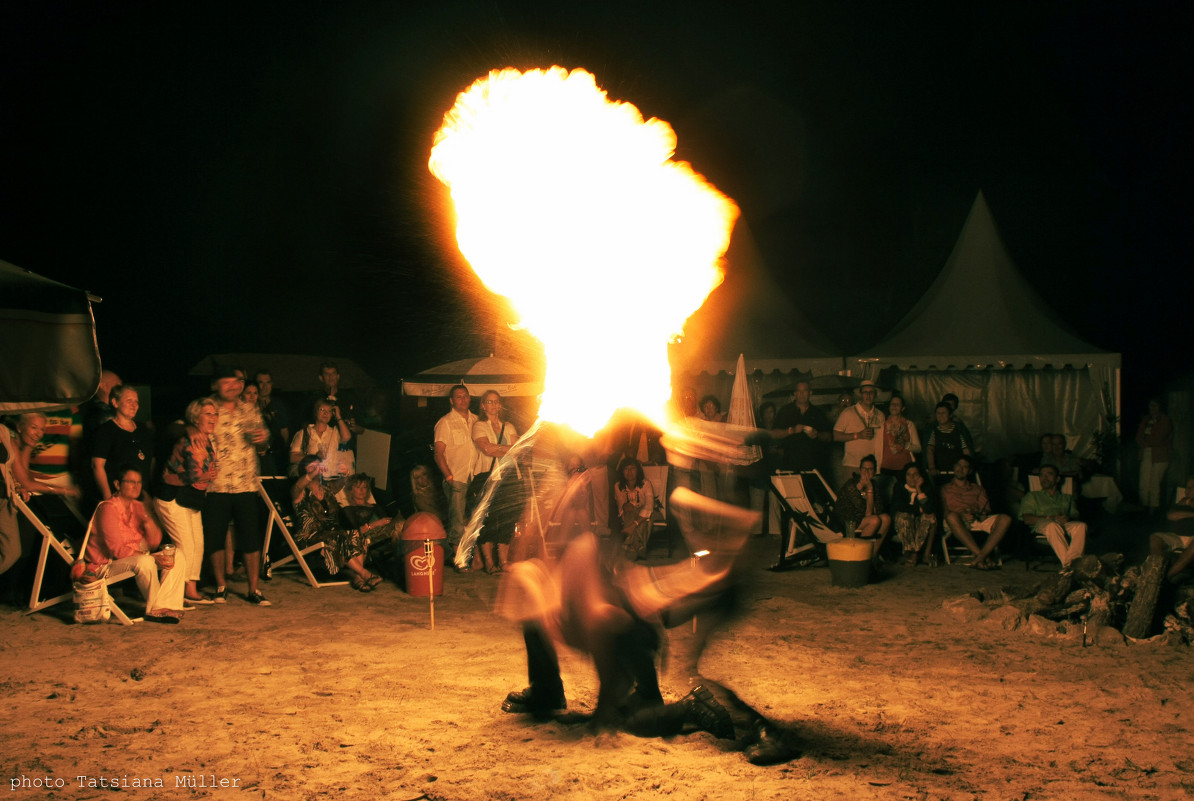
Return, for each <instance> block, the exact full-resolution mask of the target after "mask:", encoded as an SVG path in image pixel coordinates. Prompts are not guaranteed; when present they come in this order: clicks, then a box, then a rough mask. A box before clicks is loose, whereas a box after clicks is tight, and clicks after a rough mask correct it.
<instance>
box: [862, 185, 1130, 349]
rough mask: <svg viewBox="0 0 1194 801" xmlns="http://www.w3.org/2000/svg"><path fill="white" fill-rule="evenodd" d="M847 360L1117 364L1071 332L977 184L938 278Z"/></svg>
mask: <svg viewBox="0 0 1194 801" xmlns="http://www.w3.org/2000/svg"><path fill="white" fill-rule="evenodd" d="M850 361H851V362H855V363H861V364H876V365H879V366H880V367H887V366H897V367H900V368H902V369H905V370H915V369H919V370H929V369H937V370H944V369H948V368H953V369H962V368H965V367H982V368H985V367H1028V366H1045V365H1051V366H1053V367H1062V366H1064V365H1067V364H1069V365H1072V366H1074V367H1085V366H1088V365H1097V366H1099V367H1108V368H1117V367H1119V365H1120V355H1119V354H1118V353H1108V352H1106V351H1104V350H1102V349H1100V348H1096V347H1094V346H1093V345H1091V344H1089V343H1087V342H1084V341H1082V340H1081V339H1079V338H1078V337H1077V336H1076V335H1075V334H1074V333H1073V332H1071V331H1070V330H1069V329H1068V328H1067V327H1066V326H1065V325H1064V324H1063V323H1062V322H1061V321H1060V320H1059V319H1058V317H1057V314H1056V313H1055V312H1054V311H1053V310H1052V309H1050V308H1049V306H1048V305H1047V304H1046V303H1045V301H1044V300H1043V299H1042V298H1041V296H1040V295H1039V294H1037V292H1036V290H1034V289H1033V288H1032V286H1031V285H1029V283H1028V281H1027V280H1025V278H1024V276H1023V275H1021V274H1020V271H1019V269H1017V268H1016V265H1015V264H1014V263H1013V262H1012V259H1011V257H1010V256H1009V255H1008V253H1007V248H1006V247H1004V244H1003V240H1002V239H1001V238H1000V236H999V231H998V230H997V229H996V227H995V220H994V219H993V218H992V216H991V210H990V209H989V208H988V206H987V200H986V198H985V197H983V193H982V192H981V191H980V192H979V193H978V196H977V197H976V198H975V199H974V205H973V206H972V207H971V209H970V215H969V216H968V217H967V218H966V224H965V226H963V228H962V233H961V235H959V237H958V241H957V243H956V244H955V245H954V249H953V252H952V253H951V254H950V256H949V260H948V261H946V263H945V267H944V268H943V269H942V270H941V273H940V274H939V275H938V276H937V280H936V281H934V282H933V285H932V286H931V287H929V290H928V291H927V292H926V293H925V294H924V296H923V297H922V298H921V299H920V302H919V303H917V304H916V306H914V307H913V308H912V310H911V311H909V312H908V314H906V315H905V316H904V319H903V320H901V321H900V322H899V323H898V324H897V325H896V326H895V328H893V329H892V332H891V333H890V334H888V336H887V337H886V338H885V339H884V340H883V341H882V342H880V343H879V344H877V345H875V346H873V347H871V348H869V349H868V350H867V351H866V352H865V353H863V354H861V355H859V356H856V357H854V358H853V359H851V360H850Z"/></svg>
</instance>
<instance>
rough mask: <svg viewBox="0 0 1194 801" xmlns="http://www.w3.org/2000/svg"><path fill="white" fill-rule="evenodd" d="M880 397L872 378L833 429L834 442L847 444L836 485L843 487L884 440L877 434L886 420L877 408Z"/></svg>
mask: <svg viewBox="0 0 1194 801" xmlns="http://www.w3.org/2000/svg"><path fill="white" fill-rule="evenodd" d="M878 395H879V388H878V387H877V386H875V382H874V381H871V380H870V379H869V378H868V379H865V380H864V381H863V382H862V384H861V385H860V386H859V387H858V396H859V401H858V403H856V404H854V405H853V406H851V407H849V408H848V409H845V410H843V411H842V413H841V414H840V415H838V418H837V422H836V423H834V426H833V441H834V442H844V443H846V447H845V452H844V454H843V456H842V463H841V467H840V470H839V473H838V476H837V481H835V482H834V486H841V485H842V484H844V483H845V482H846V481H847V480H849V478H850V476H851V475H852V474H853V473H856V472H857V471H858V465H859V464H860V463H861V462H862V457H864V456H866V455H867V454H872V455H875V456H876V458H878V455H877V454H875V448H876V445H877V444H878V443H879V442H880V441H881V438H880V437H879V436H878V435H877V432H879V431H881V430H882V428H883V423H884V421H885V420H886V418H885V417H884V416H883V412H881V411H879V409H878V408H877V407H876V406H875V398H876V397H878Z"/></svg>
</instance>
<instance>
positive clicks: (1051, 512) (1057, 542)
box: [1020, 464, 1086, 572]
mask: <svg viewBox="0 0 1194 801" xmlns="http://www.w3.org/2000/svg"><path fill="white" fill-rule="evenodd" d="M1060 476H1061V474H1060V473H1059V472H1058V470H1057V467H1056V466H1055V465H1052V464H1044V465H1041V488H1040V489H1039V490H1036V491H1035V492H1030V493H1028V494H1027V495H1025V496H1024V498H1023V499H1022V500H1021V501H1020V519H1021V520H1023V521H1024V522H1025V523H1027V524H1028V525H1030V526H1032V531H1033V533H1034V534H1040V535H1042V536H1044V538H1045V539H1047V540H1048V541H1049V546H1050V547H1051V548H1053V553H1055V554H1057V558H1058V559H1060V560H1061V569H1062V572H1066V571H1069V570H1070V569H1071V567H1070V565H1071V564H1072V563H1073V561H1074V560H1075V559H1077V558H1078V557H1080V556H1081V555H1082V551H1083V550H1085V549H1086V524H1085V523H1082V522H1080V521H1079V520H1078V507H1077V505H1076V504H1075V503H1074V496H1073V495H1067V494H1066V493H1064V492H1062V491H1061V490H1060V489H1059V487H1058V485H1059V484H1060Z"/></svg>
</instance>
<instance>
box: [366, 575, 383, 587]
mask: <svg viewBox="0 0 1194 801" xmlns="http://www.w3.org/2000/svg"><path fill="white" fill-rule="evenodd" d="M381 582H382V578H381V576H379V575H377V574H376V573H374V574H373V575H371V576H370V577H369V578H367V579H365V586H366V587H368V588H369V589H370V590H372V589H373V588H374V587H376V586H377V585H378V584H381Z"/></svg>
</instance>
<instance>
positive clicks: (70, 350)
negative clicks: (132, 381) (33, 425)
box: [0, 261, 100, 412]
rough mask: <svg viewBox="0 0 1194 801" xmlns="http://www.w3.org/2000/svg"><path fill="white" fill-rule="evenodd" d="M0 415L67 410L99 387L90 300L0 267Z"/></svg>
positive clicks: (79, 292)
mask: <svg viewBox="0 0 1194 801" xmlns="http://www.w3.org/2000/svg"><path fill="white" fill-rule="evenodd" d="M0 343H3V344H2V345H0V347H2V348H3V351H2V354H3V355H2V356H0V411H2V412H26V411H34V410H37V409H51V408H54V407H56V406H71V405H75V404H79V403H83V402H84V401H86V400H88V399H90V398H91V397H92V396H93V395H94V394H95V390H96V389H97V388H98V387H99V381H100V357H99V347H98V346H97V344H96V340H95V319H94V317H92V314H91V300H90V298H89V297H88V296H87V293H86V292H84V291H82V290H80V289H73V288H72V287H69V286H66V285H65V284H60V283H58V282H57V281H51V280H50V279H48V278H42V277H41V276H40V275H35V274H34V273H31V272H29V271H28V270H22V269H21V268H19V267H16V266H14V265H12V264H9V263H8V262H6V261H0Z"/></svg>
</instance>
